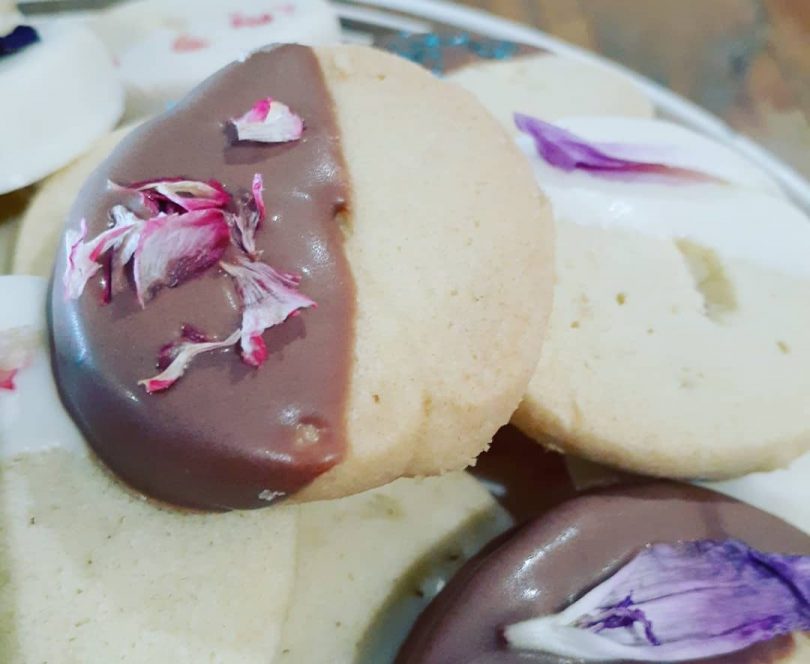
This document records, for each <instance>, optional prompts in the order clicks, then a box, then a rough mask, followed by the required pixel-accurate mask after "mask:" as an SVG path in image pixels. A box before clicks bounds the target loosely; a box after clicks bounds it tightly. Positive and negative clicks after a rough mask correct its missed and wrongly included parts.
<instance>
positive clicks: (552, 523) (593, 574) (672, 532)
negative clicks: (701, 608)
mask: <svg viewBox="0 0 810 664" xmlns="http://www.w3.org/2000/svg"><path fill="white" fill-rule="evenodd" d="M729 539H736V540H744V541H745V542H746V543H747V544H749V545H750V546H752V547H754V548H755V549H759V550H762V551H770V552H778V553H782V554H800V555H803V556H807V555H808V554H810V537H808V536H807V535H805V534H804V533H802V532H801V531H799V530H796V529H795V528H793V527H792V526H789V525H787V524H786V523H784V522H782V521H780V520H779V519H777V518H775V517H773V516H770V515H768V514H765V513H764V512H760V511H759V510H757V509H755V508H753V507H750V506H748V505H745V504H744V503H740V502H737V501H735V500H732V499H729V498H726V497H723V496H720V495H719V494H716V493H713V492H710V491H705V490H703V489H697V488H693V487H687V486H683V485H676V484H664V483H662V484H647V485H641V486H634V487H624V488H615V489H611V490H609V491H603V492H597V493H593V494H589V495H583V496H581V497H579V498H575V499H573V500H570V501H568V502H566V503H564V504H563V505H561V506H560V507H558V508H556V509H554V510H552V511H550V512H549V513H547V514H546V515H545V516H544V517H542V518H540V519H537V520H535V521H533V522H531V523H529V524H527V525H526V526H524V527H522V528H519V529H517V530H515V531H513V533H512V534H511V535H510V536H506V537H505V539H502V540H499V541H498V542H496V543H495V545H494V546H491V547H490V548H489V549H488V550H485V551H484V552H483V553H482V554H481V555H480V556H479V557H477V558H475V559H473V560H472V561H470V562H469V563H468V564H467V565H466V566H465V567H464V568H463V569H462V570H461V572H460V573H459V574H457V575H456V577H454V578H453V580H452V581H451V582H450V583H449V584H448V585H447V587H446V588H445V589H444V590H443V591H442V593H441V594H440V595H439V596H438V597H437V598H436V599H435V600H434V602H433V603H432V604H431V605H430V606H429V607H428V609H427V610H426V611H425V612H424V613H423V614H422V616H421V617H420V619H419V621H418V622H417V624H416V626H415V628H414V630H413V632H412V633H411V635H410V637H409V640H408V641H407V642H406V644H405V646H404V648H403V649H402V651H401V652H400V654H399V657H398V659H397V662H398V664H416V663H418V664H433V663H437V664H438V663H441V664H456V663H459V664H460V663H461V662H464V663H465V664H473V663H476V664H477V663H480V662H487V663H495V662H503V663H504V664H506V663H510V662H515V663H518V662H527V663H528V662H538V663H543V664H564V663H567V662H571V661H573V660H571V659H568V658H566V657H561V656H559V655H552V654H548V653H543V652H531V651H526V650H517V649H510V648H509V647H508V645H507V643H506V641H505V639H504V636H503V630H504V628H506V627H507V626H509V625H514V624H516V623H520V622H522V621H526V620H529V619H532V618H536V617H538V616H543V615H546V614H554V613H557V612H559V611H561V610H562V609H564V608H565V607H566V606H567V605H569V604H570V603H571V602H572V601H573V600H575V599H577V598H578V597H580V596H581V595H583V593H585V592H587V591H588V590H590V589H591V588H592V587H594V586H595V585H596V584H599V583H600V582H602V581H603V580H604V579H605V578H608V577H610V576H611V575H612V574H613V573H614V572H615V571H616V570H617V569H619V568H620V567H621V566H622V565H624V564H625V563H628V562H629V561H630V560H631V559H632V558H633V556H635V555H636V554H638V553H639V552H640V551H641V550H643V549H644V547H646V546H647V545H650V544H659V543H663V544H667V543H677V542H683V541H696V540H715V541H725V540H729ZM799 583H801V582H799ZM718 610H722V607H721V606H718ZM653 627H655V626H654V625H653ZM804 648H806V639H805V638H804V637H803V636H801V635H785V636H780V637H777V638H774V639H771V640H768V641H762V642H760V643H757V644H755V645H753V646H751V647H749V648H746V649H744V650H740V651H737V652H732V653H729V654H727V655H724V656H717V657H711V658H707V659H694V658H692V659H691V660H690V661H704V662H712V663H713V664H720V662H723V663H725V662H729V663H731V662H733V663H734V664H752V663H754V662H757V663H764V662H782V661H784V662H790V661H795V662H800V661H806V660H803V659H801V657H802V654H804V655H805V656H806V650H804ZM577 661H579V660H577ZM593 661H598V660H593ZM603 661H607V659H606V660H603ZM610 661H618V660H616V659H613V660H610Z"/></svg>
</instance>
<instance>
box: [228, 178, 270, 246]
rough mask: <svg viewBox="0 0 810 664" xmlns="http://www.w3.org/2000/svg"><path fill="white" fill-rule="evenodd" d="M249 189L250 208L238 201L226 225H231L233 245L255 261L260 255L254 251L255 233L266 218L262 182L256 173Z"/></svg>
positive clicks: (248, 205) (247, 204) (244, 202)
mask: <svg viewBox="0 0 810 664" xmlns="http://www.w3.org/2000/svg"><path fill="white" fill-rule="evenodd" d="M251 189H252V193H253V201H252V206H251V204H250V203H249V202H246V201H239V202H238V203H237V211H236V212H235V213H233V214H229V215H228V223H229V224H230V225H231V229H232V232H233V239H234V243H235V244H237V245H238V246H239V248H241V249H242V251H244V252H245V253H246V254H247V255H248V256H250V257H251V258H253V259H256V258H258V256H259V253H260V252H258V251H256V231H257V230H258V229H259V226H261V224H262V221H264V219H265V217H266V216H267V208H266V207H265V205H264V199H263V198H262V192H263V191H264V181H263V180H262V176H261V173H256V175H254V176H253V185H252V187H251Z"/></svg>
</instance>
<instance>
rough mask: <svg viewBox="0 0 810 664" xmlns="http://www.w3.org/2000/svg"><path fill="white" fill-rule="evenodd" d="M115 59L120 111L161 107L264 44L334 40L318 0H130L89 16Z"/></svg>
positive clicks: (325, 6)
mask: <svg viewBox="0 0 810 664" xmlns="http://www.w3.org/2000/svg"><path fill="white" fill-rule="evenodd" d="M90 25H91V27H92V28H93V29H94V30H95V31H96V33H97V34H98V35H99V36H100V37H101V38H102V39H103V40H104V42H105V43H106V44H107V46H108V48H109V49H110V51H111V52H112V53H113V54H114V55H115V57H116V60H117V62H118V73H119V75H120V77H121V80H122V82H123V84H124V87H125V89H126V95H127V100H126V117H127V118H128V119H130V120H131V119H135V118H139V117H143V116H144V115H151V114H153V113H160V112H162V111H164V110H165V109H166V108H167V107H168V106H169V105H170V104H172V103H174V102H176V101H178V100H179V99H181V98H182V97H183V96H184V95H185V94H186V93H188V92H189V90H191V89H192V88H193V87H194V86H195V85H197V84H199V83H201V82H202V81H203V80H204V79H205V78H207V77H208V76H210V75H211V74H213V73H214V72H215V71H216V70H217V69H219V68H220V67H224V66H225V65H226V64H228V63H229V62H231V61H233V60H237V59H239V58H240V57H244V56H245V55H247V54H248V53H250V52H251V51H253V50H255V49H257V48H261V47H262V46H266V45H267V44H279V43H301V44H310V45H322V44H336V43H338V42H339V41H340V24H339V22H338V18H337V15H336V13H335V10H334V9H333V8H332V7H331V6H330V4H329V3H328V2H326V1H325V0H296V1H295V2H289V1H288V0H259V1H257V0H229V2H227V3H223V2H220V1H218V0H135V1H132V2H126V3H123V4H121V5H118V6H115V7H112V8H110V9H108V10H106V11H104V12H101V13H99V15H98V16H97V17H95V18H94V20H93V21H91V23H90Z"/></svg>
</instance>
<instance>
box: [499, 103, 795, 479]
mask: <svg viewBox="0 0 810 664" xmlns="http://www.w3.org/2000/svg"><path fill="white" fill-rule="evenodd" d="M563 124H564V126H565V127H567V128H568V129H569V130H570V131H572V132H574V133H575V134H576V135H578V136H581V137H584V138H586V139H588V140H590V141H601V142H607V143H613V144H615V143H617V142H624V143H635V141H636V136H639V137H643V138H644V144H642V145H641V146H639V145H638V144H635V147H634V148H633V149H635V150H636V151H637V152H638V151H639V150H640V149H641V148H642V147H643V148H644V149H645V150H646V151H647V152H648V153H649V154H650V155H652V154H656V153H657V154H658V155H659V157H660V156H664V157H665V158H666V159H668V160H670V162H671V165H672V166H674V167H678V168H681V169H688V168H691V169H698V170H700V171H701V172H702V173H704V174H705V175H706V176H707V177H711V178H715V179H719V180H720V181H721V182H720V183H717V182H714V183H713V182H703V183H695V182H684V181H676V182H672V181H663V182H662V181H659V180H653V181H650V180H649V179H647V180H643V179H642V180H639V179H638V177H636V179H633V176H632V174H624V175H622V174H619V176H620V178H621V179H618V180H617V179H615V177H616V174H615V173H614V179H607V178H605V177H599V176H598V175H595V174H593V173H588V172H581V171H580V170H579V169H577V170H574V171H573V172H565V171H563V170H561V169H559V168H553V167H551V166H549V165H548V164H547V163H546V162H545V161H544V160H542V159H540V158H539V157H538V156H537V154H535V151H534V146H533V145H531V141H528V140H527V142H524V143H523V146H524V147H525V149H526V154H527V155H528V156H529V157H530V158H531V159H532V161H533V163H534V165H535V171H536V174H537V178H538V181H539V182H540V183H541V185H542V187H543V189H544V190H545V191H546V193H547V194H548V196H549V197H550V199H551V200H552V203H553V207H554V211H555V217H556V221H557V233H558V253H557V285H556V289H555V299H554V309H553V313H552V317H551V323H550V328H549V332H548V336H547V339H546V342H545V346H544V348H543V353H542V358H541V360H540V363H539V365H538V367H537V370H536V372H535V375H534V377H533V379H532V381H531V384H530V386H529V390H528V393H527V396H526V398H525V400H524V402H523V404H522V405H521V407H520V409H519V410H518V412H517V413H516V415H515V418H514V421H515V422H516V423H517V424H518V426H519V427H520V428H522V429H523V430H524V431H526V432H527V433H530V434H532V435H534V436H537V437H538V438H539V437H542V436H551V437H552V438H554V439H556V442H555V443H554V445H555V446H556V447H558V448H559V449H560V450H563V451H566V452H569V453H572V454H576V455H579V456H583V457H585V458H588V459H590V460H593V461H598V462H601V463H605V464H608V465H613V466H617V467H619V468H623V469H625V470H631V471H635V472H641V473H646V474H652V475H658V476H666V477H682V478H723V477H731V476H736V475H740V474H743V473H747V472H751V471H755V470H767V469H772V468H777V467H779V466H782V465H784V464H787V463H788V462H789V461H790V460H791V459H793V458H794V457H796V456H797V455H799V454H800V453H801V452H803V451H805V450H807V449H808V447H810V408H808V397H807V395H808V394H810V373H808V372H807V371H806V367H807V366H808V362H810V341H808V337H807V335H806V334H805V330H806V329H807V327H808V325H809V324H810V311H809V310H808V308H807V307H806V306H805V303H806V302H807V301H808V298H810V262H808V261H807V256H808V255H809V254H810V222H809V221H808V219H807V217H806V216H805V215H804V214H802V213H801V212H800V211H799V210H798V209H797V208H795V207H794V206H792V205H791V204H790V203H788V202H787V201H786V200H784V198H782V197H781V196H779V195H777V194H774V193H773V192H774V185H773V184H772V183H771V182H770V181H769V180H768V179H767V177H765V176H763V175H762V174H761V173H759V172H758V170H757V169H755V168H753V167H750V166H748V165H747V164H745V162H744V161H743V160H742V159H741V158H739V157H736V156H735V155H733V153H731V152H730V151H728V150H726V149H724V148H722V147H721V146H716V145H713V144H712V143H711V142H710V141H708V140H707V139H698V138H696V137H694V136H693V137H692V138H691V139H690V141H688V142H681V141H680V140H677V141H676V142H674V144H673V145H670V146H669V148H667V149H664V146H665V145H666V143H667V142H668V141H669V140H670V139H675V138H677V135H678V134H679V133H684V132H686V130H683V129H681V130H679V131H678V132H673V131H672V128H671V127H668V126H666V125H662V124H661V123H658V122H654V121H638V120H627V119H613V120H611V119H607V118H604V119H600V120H589V119H571V120H569V121H566V122H565V123H563ZM636 126H637V127H638V131H637V133H636V130H635V129H634V127H636ZM656 128H658V129H660V130H661V131H662V134H661V136H665V135H666V136H667V137H668V138H667V139H666V140H664V141H658V144H657V145H655V143H656V141H654V140H653V134H654V132H653V130H655V129H656ZM682 148H687V149H685V150H684V149H682ZM676 179H677V178H676Z"/></svg>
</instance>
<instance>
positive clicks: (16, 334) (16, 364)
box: [0, 326, 40, 390]
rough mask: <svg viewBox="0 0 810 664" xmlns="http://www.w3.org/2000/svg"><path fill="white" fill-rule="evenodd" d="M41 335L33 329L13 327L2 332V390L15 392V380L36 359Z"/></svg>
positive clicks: (0, 372) (0, 374) (0, 388)
mask: <svg viewBox="0 0 810 664" xmlns="http://www.w3.org/2000/svg"><path fill="white" fill-rule="evenodd" d="M39 343H40V334H39V332H38V331H37V330H36V329H35V328H33V327H27V326H25V327H13V328H10V329H7V330H3V331H2V332H0V390H14V389H16V387H15V385H14V379H15V378H16V377H17V374H18V373H19V372H20V370H22V369H24V368H25V367H27V366H28V365H29V364H30V363H31V360H33V359H34V352H35V351H36V348H37V346H38V345H39Z"/></svg>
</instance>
